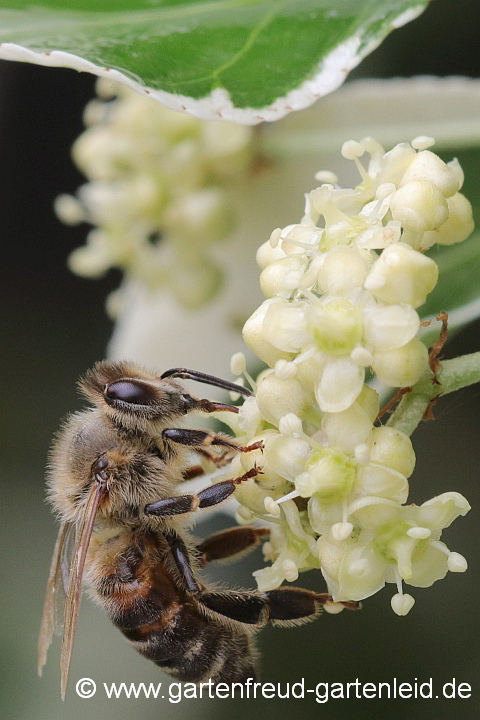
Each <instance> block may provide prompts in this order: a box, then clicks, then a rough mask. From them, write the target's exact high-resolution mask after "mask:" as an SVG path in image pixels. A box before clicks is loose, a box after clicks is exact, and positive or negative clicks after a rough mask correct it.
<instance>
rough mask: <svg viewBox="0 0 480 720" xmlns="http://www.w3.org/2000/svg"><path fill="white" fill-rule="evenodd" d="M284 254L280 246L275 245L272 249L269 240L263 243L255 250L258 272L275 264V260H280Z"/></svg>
mask: <svg viewBox="0 0 480 720" xmlns="http://www.w3.org/2000/svg"><path fill="white" fill-rule="evenodd" d="M284 257H285V253H284V252H283V250H282V246H281V244H279V245H277V246H276V247H272V245H271V243H270V240H267V241H266V242H264V243H263V245H260V247H259V248H258V250H257V257H256V259H257V265H258V267H259V268H260V270H264V269H265V268H266V267H268V265H270V263H273V262H275V261H276V260H280V258H284Z"/></svg>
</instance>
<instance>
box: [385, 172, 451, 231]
mask: <svg viewBox="0 0 480 720" xmlns="http://www.w3.org/2000/svg"><path fill="white" fill-rule="evenodd" d="M390 210H391V213H392V218H393V219H394V220H399V221H400V222H401V224H402V225H403V227H404V228H407V229H408V230H413V232H417V233H423V232H425V231H426V230H435V228H437V227H438V226H439V225H442V223H444V222H445V221H446V220H447V218H448V205H447V201H446V200H445V197H444V196H443V195H442V193H441V192H440V190H439V189H438V187H437V186H436V185H434V184H433V183H431V182H429V181H428V180H412V181H411V182H409V183H407V184H406V185H404V186H403V187H401V188H400V189H399V190H397V191H396V192H395V193H394V194H393V195H392V198H391V200H390Z"/></svg>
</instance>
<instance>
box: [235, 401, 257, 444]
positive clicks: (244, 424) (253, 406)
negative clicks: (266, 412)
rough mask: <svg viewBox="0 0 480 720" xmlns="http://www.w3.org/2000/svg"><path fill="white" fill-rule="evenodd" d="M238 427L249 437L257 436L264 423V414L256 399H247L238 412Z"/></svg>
mask: <svg viewBox="0 0 480 720" xmlns="http://www.w3.org/2000/svg"><path fill="white" fill-rule="evenodd" d="M237 417H238V426H239V428H240V430H242V431H243V432H244V433H245V434H246V435H248V436H249V437H253V436H254V435H256V434H257V431H258V427H259V425H260V423H261V422H262V420H263V418H262V414H261V412H260V410H259V409H258V405H257V401H256V399H255V398H254V397H247V398H245V401H244V403H243V405H242V406H241V407H240V408H239V411H238V416H237Z"/></svg>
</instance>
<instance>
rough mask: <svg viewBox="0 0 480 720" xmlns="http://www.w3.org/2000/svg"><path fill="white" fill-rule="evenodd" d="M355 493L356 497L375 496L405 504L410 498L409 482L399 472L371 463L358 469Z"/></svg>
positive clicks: (354, 487)
mask: <svg viewBox="0 0 480 720" xmlns="http://www.w3.org/2000/svg"><path fill="white" fill-rule="evenodd" d="M353 491H354V493H355V494H356V495H375V496H376V497H382V498H385V499H386V500H394V501H395V502H399V503H404V502H406V500H407V497H408V482H407V479H406V477H405V475H402V473H399V472H397V470H393V468H389V467H387V466H386V465H379V464H378V463H372V462H370V463H369V464H368V465H359V466H358V467H357V473H356V478H355V484H354V486H353Z"/></svg>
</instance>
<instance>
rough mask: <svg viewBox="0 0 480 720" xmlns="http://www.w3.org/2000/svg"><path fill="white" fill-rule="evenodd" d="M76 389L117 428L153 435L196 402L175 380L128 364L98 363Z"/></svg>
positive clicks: (106, 361) (192, 406) (190, 408)
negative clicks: (160, 376)
mask: <svg viewBox="0 0 480 720" xmlns="http://www.w3.org/2000/svg"><path fill="white" fill-rule="evenodd" d="M79 386H80V391H81V393H82V394H83V395H84V396H85V397H86V398H87V399H88V400H89V401H90V402H91V403H93V404H94V405H96V406H97V407H100V408H102V409H103V410H104V412H105V414H106V415H107V417H109V418H110V419H112V420H113V421H114V422H115V424H116V425H120V426H123V427H125V428H128V429H132V430H140V431H142V432H149V431H151V432H152V433H153V434H157V432H159V430H160V429H161V427H162V426H164V425H166V424H168V423H171V422H172V420H176V421H178V420H179V419H180V418H181V417H182V416H183V415H185V414H186V413H188V412H189V411H190V410H193V409H194V408H195V406H196V400H194V399H193V398H192V397H190V395H188V394H187V392H186V391H185V389H184V388H183V387H182V386H181V384H180V383H179V382H177V381H176V380H173V379H170V378H166V379H164V380H162V379H161V378H159V377H158V375H156V374H155V373H151V372H149V371H147V370H144V369H143V368H140V367H138V366H137V365H134V364H133V363H128V362H111V361H108V360H104V361H102V362H98V363H96V365H94V367H93V368H92V369H91V370H89V371H88V372H87V373H86V374H85V375H84V376H83V377H82V378H81V379H80V382H79Z"/></svg>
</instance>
